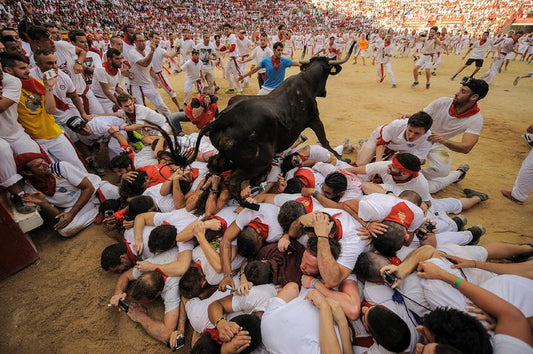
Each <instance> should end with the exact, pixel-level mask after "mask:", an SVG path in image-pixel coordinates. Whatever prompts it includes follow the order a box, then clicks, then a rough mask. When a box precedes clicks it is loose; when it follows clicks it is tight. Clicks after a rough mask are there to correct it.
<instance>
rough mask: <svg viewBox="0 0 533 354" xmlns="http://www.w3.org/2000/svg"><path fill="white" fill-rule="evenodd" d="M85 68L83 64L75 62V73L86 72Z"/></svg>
mask: <svg viewBox="0 0 533 354" xmlns="http://www.w3.org/2000/svg"><path fill="white" fill-rule="evenodd" d="M84 70H85V68H84V67H83V65H81V64H78V63H75V64H74V73H75V74H81V73H83V72H84Z"/></svg>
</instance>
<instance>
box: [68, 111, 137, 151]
mask: <svg viewBox="0 0 533 354" xmlns="http://www.w3.org/2000/svg"><path fill="white" fill-rule="evenodd" d="M87 125H88V126H89V127H90V128H91V132H92V133H91V135H81V134H78V137H79V139H80V140H81V141H82V142H83V143H85V144H87V145H89V146H91V145H93V144H94V143H95V142H98V143H106V142H108V141H109V140H110V139H111V135H109V132H108V130H109V127H110V126H112V125H115V126H118V127H120V126H121V125H124V121H123V120H122V119H120V118H118V117H115V116H97V117H94V118H93V119H91V120H90V121H88V122H87ZM120 133H121V134H122V135H124V136H125V137H127V135H126V133H125V132H124V131H122V130H121V131H120Z"/></svg>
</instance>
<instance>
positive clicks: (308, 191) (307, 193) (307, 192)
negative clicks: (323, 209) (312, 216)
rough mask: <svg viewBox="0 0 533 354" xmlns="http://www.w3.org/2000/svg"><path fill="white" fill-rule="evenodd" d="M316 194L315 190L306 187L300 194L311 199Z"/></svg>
mask: <svg viewBox="0 0 533 354" xmlns="http://www.w3.org/2000/svg"><path fill="white" fill-rule="evenodd" d="M314 192H315V189H314V188H312V187H305V188H302V191H301V192H300V193H301V194H302V195H303V196H304V197H311V196H312V195H313V193H314Z"/></svg>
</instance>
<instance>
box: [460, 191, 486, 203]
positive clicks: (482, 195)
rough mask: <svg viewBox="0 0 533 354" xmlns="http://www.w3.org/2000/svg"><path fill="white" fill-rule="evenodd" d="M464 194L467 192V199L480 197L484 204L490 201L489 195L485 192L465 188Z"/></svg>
mask: <svg viewBox="0 0 533 354" xmlns="http://www.w3.org/2000/svg"><path fill="white" fill-rule="evenodd" d="M463 192H465V194H466V197H467V198H472V197H479V199H481V201H482V202H484V201H485V200H487V199H489V196H488V194H486V193H483V192H478V191H475V190H473V189H469V188H465V189H463Z"/></svg>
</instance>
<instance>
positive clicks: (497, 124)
mask: <svg viewBox="0 0 533 354" xmlns="http://www.w3.org/2000/svg"><path fill="white" fill-rule="evenodd" d="M368 63H370V60H368V59H367V65H366V66H362V65H361V64H360V63H359V64H357V65H352V63H351V61H350V62H348V63H347V64H345V65H344V66H343V71H342V72H341V73H340V74H339V75H338V76H332V77H330V78H329V81H328V85H327V89H328V96H327V97H326V98H319V99H318V104H319V108H320V113H321V117H322V121H323V122H324V125H325V127H326V132H327V136H328V138H329V140H330V142H331V143H332V146H335V145H338V144H342V142H343V140H344V138H345V137H349V138H350V139H351V141H352V142H357V141H358V140H359V139H360V138H366V137H368V136H369V135H370V133H371V131H372V130H373V129H374V128H375V127H376V126H378V125H380V124H383V123H386V122H389V121H391V120H393V119H395V118H397V117H399V115H400V114H402V113H414V112H416V111H419V110H421V109H423V108H424V107H425V106H426V105H427V104H429V103H430V102H431V101H433V100H434V99H436V98H439V97H442V96H453V95H454V93H455V92H456V91H457V90H458V88H459V80H458V79H456V80H455V81H450V76H451V75H452V74H453V73H454V72H455V70H457V69H458V68H459V67H460V65H461V64H462V63H463V61H462V60H461V59H460V57H458V56H455V55H450V56H444V59H443V63H442V65H441V67H440V68H439V70H438V72H437V76H436V77H432V78H431V84H432V85H431V89H430V90H425V89H424V78H421V80H420V82H421V85H420V86H418V87H417V88H416V89H411V88H410V85H411V83H412V81H413V79H412V74H411V69H412V66H413V60H412V58H405V59H393V70H394V73H395V75H396V80H397V81H398V88H396V89H393V88H391V83H390V81H389V78H388V77H387V78H385V81H384V82H383V83H381V84H380V83H377V82H376V67H375V66H372V65H369V64H368ZM490 63H491V60H488V61H487V62H486V63H485V67H484V69H485V70H486V69H488V67H489V66H490ZM532 68H533V66H531V65H527V64H524V63H521V62H511V63H510V65H509V70H508V71H503V72H502V73H501V74H499V75H498V76H497V77H496V79H495V81H494V83H493V85H492V86H491V87H490V92H489V94H488V96H487V97H486V98H485V99H484V100H482V101H481V102H480V107H481V111H482V113H483V115H484V117H485V126H484V129H483V132H482V135H481V139H480V141H479V143H478V144H477V146H476V147H475V148H474V149H473V151H472V152H471V153H470V154H468V155H461V154H454V157H453V161H454V167H456V166H458V165H459V164H461V163H469V164H470V166H471V170H470V171H469V172H468V175H467V176H466V178H465V179H464V180H463V181H462V182H460V183H458V184H456V185H452V186H450V187H448V188H447V189H446V190H445V191H444V192H441V193H439V194H438V195H437V196H438V197H448V196H452V197H460V196H462V189H463V188H473V189H476V190H481V191H483V192H486V193H488V194H489V195H490V199H489V200H488V201H486V202H485V203H483V205H479V206H476V207H475V208H474V209H472V210H470V211H467V212H466V213H465V214H466V215H467V217H468V221H469V225H474V224H479V223H481V224H483V225H485V227H486V228H487V230H488V232H487V234H486V235H485V236H484V237H483V238H482V240H481V243H487V242H491V241H497V240H498V241H508V242H515V243H518V242H532V241H533V223H532V222H531V220H532V219H533V218H532V217H533V200H532V198H530V199H529V200H528V201H527V202H526V203H525V205H523V206H519V205H517V204H514V203H512V202H511V201H509V200H507V199H505V198H503V197H502V196H501V195H500V189H502V188H506V189H509V188H511V187H512V185H513V182H514V179H515V176H516V173H517V172H518V170H519V168H520V164H521V163H522V160H523V159H524V157H525V156H526V155H527V153H528V152H529V147H528V146H527V145H526V144H525V143H524V141H523V140H522V138H521V134H523V133H524V131H525V129H526V128H527V127H528V126H529V124H531V123H533V114H532V113H533V111H532V108H531V101H529V100H531V97H532V96H533V95H532V93H533V79H524V80H522V81H521V82H520V83H519V85H518V86H517V87H514V86H513V85H512V82H513V79H514V78H515V77H516V76H517V75H524V74H526V73H527V72H529V71H531V70H532ZM485 70H482V71H481V73H483V72H484V71H485ZM472 71H473V68H468V69H466V70H465V71H464V72H463V73H464V74H465V75H467V74H468V75H469V74H470V73H471V72H472ZM215 72H216V75H217V80H218V82H219V84H220V86H221V87H222V89H221V92H223V90H224V89H225V88H227V82H226V81H225V80H224V79H223V78H222V74H221V71H219V70H218V69H216V70H215ZM297 72H298V70H297V68H291V70H290V71H289V75H293V74H296V73H297ZM460 77H462V76H460ZM171 81H172V82H173V84H174V88H175V89H176V91H178V93H179V99H180V100H181V99H182V98H183V96H182V92H183V91H182V90H183V81H184V74H183V73H182V74H179V75H172V79H171ZM257 91H258V88H257V83H256V81H255V78H254V79H252V80H250V87H249V88H247V89H245V93H246V94H250V95H254V94H256V93H257ZM162 95H163V96H164V97H165V101H166V102H167V104H168V106H169V107H170V108H171V110H175V108H176V107H175V106H174V105H173V104H172V102H171V101H170V100H169V99H168V97H166V95H165V94H164V93H162ZM219 97H220V101H221V107H225V105H226V102H227V100H228V99H229V96H228V95H226V94H224V93H221V94H220V95H219ZM528 97H529V98H528ZM527 102H530V103H529V104H528V103H527ZM184 129H185V130H186V131H187V132H192V131H194V130H193V129H194V127H193V126H192V124H190V123H186V124H184ZM305 134H306V135H307V136H308V137H309V142H311V143H314V142H315V141H316V137H315V136H314V134H313V133H312V132H311V131H306V132H305ZM352 157H353V156H352ZM31 236H32V239H33V241H34V242H35V245H36V247H37V250H38V252H39V254H40V257H41V259H40V260H38V261H37V262H36V263H35V264H33V265H31V266H29V267H28V268H26V269H24V270H23V271H21V272H19V273H18V274H16V275H14V276H12V277H10V278H8V279H6V280H4V281H3V282H1V283H0V303H1V304H2V305H1V306H0V318H3V320H2V321H1V322H0V333H1V336H0V352H2V353H37V352H46V353H52V352H60V353H78V352H80V353H81V352H84V353H87V352H89V353H91V352H92V353H95V352H98V353H116V352H123V353H133V352H141V351H143V352H163V351H165V350H166V349H165V347H164V346H163V345H162V344H161V343H158V342H156V341H155V340H153V339H151V338H150V337H149V336H148V335H147V334H146V333H145V332H144V331H143V329H142V328H141V327H140V326H138V325H136V324H135V323H134V322H132V321H130V320H129V318H128V317H127V316H126V315H124V314H123V313H119V312H117V311H116V309H111V308H108V307H107V302H108V299H109V298H110V297H111V295H113V289H114V287H115V281H116V279H117V277H118V275H116V274H110V273H106V272H104V271H103V270H101V269H100V253H101V251H102V249H103V248H104V247H106V246H107V245H109V244H111V243H113V240H112V239H110V238H109V237H107V236H106V235H105V234H104V232H103V229H102V227H101V226H97V225H93V226H91V227H89V228H88V229H87V230H85V231H83V232H82V233H81V234H79V235H78V236H77V237H75V238H73V239H69V240H63V239H62V238H61V237H60V236H59V235H57V234H54V233H53V232H50V231H47V230H46V229H39V230H36V231H34V232H33V233H32V235H31ZM159 307H160V305H154V306H152V307H151V308H150V309H149V311H151V312H155V313H161V314H162V311H161V310H160V309H159ZM182 352H186V351H182Z"/></svg>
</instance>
